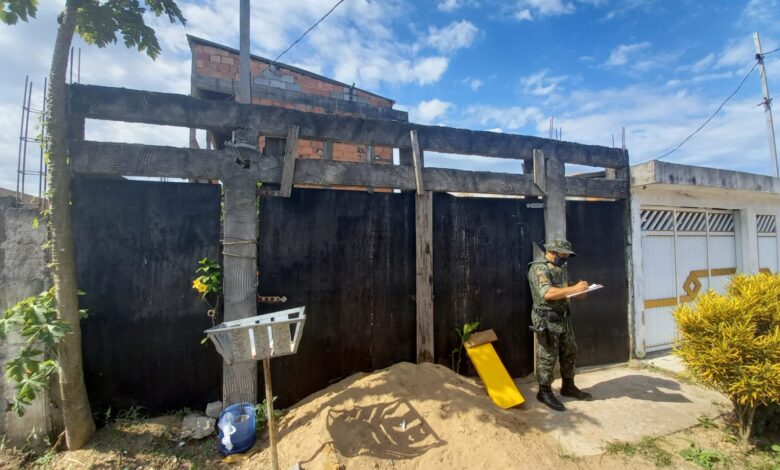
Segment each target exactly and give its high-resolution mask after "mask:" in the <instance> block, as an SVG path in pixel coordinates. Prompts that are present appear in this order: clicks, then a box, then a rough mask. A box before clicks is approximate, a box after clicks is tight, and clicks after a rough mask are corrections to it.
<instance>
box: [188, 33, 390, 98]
mask: <svg viewBox="0 0 780 470" xmlns="http://www.w3.org/2000/svg"><path fill="white" fill-rule="evenodd" d="M187 42H188V43H189V44H190V49H192V45H193V43H194V44H200V45H203V46H210V47H215V48H217V49H222V50H224V51H228V52H230V53H233V54H236V55H238V54H239V50H238V49H234V48H232V47H228V46H225V45H223V44H218V43H216V42H212V41H209V40H208V39H203V38H199V37H197V36H193V35H191V34H188V35H187ZM249 58H250V59H255V60H259V61H262V62H266V63H269V64H271V63H273V64H275V65H277V66H279V67H282V68H285V69H288V70H292V71H293V72H296V73H300V74H303V75H307V76H309V77H312V78H316V79H317V80H322V81H324V82H328V83H332V84H334V85H339V86H342V87H347V88H351V87H352V85H349V84H346V83H344V82H340V81H338V80H334V79H332V78H329V77H326V76H324V75H319V74H316V73H314V72H309V71H308V70H305V69H302V68H298V67H295V66H293V65H289V64H285V63H283V62H273V61H272V60H271V59H268V58H266V57H262V56H259V55H256V54H249ZM355 89H356V90H359V91H362V92H363V93H368V94H369V95H371V96H376V97H377V98H382V99H383V100H387V101H389V102H390V103H391V104H395V100H394V99H391V98H388V97H386V96H382V95H379V94H376V93H373V92H371V91H368V90H364V89H362V88H358V87H355Z"/></svg>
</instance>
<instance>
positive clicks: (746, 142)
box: [0, 0, 780, 188]
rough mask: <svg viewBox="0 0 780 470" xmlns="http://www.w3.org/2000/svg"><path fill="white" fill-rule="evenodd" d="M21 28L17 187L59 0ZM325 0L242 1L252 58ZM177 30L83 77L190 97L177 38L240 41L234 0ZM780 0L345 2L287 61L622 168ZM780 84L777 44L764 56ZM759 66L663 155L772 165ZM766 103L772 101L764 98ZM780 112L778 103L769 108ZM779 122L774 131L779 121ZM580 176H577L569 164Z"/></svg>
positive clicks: (735, 165)
mask: <svg viewBox="0 0 780 470" xmlns="http://www.w3.org/2000/svg"><path fill="white" fill-rule="evenodd" d="M41 3H42V5H41V11H40V12H39V14H38V18H37V19H35V20H33V21H32V22H31V23H29V24H22V25H17V26H12V27H9V26H1V27H0V46H2V47H3V50H4V53H3V55H2V57H0V77H2V81H3V84H4V87H3V90H1V91H0V124H5V128H6V129H7V132H6V133H5V135H3V136H2V137H0V186H4V187H11V188H13V187H15V183H16V174H15V171H16V156H17V151H18V134H17V132H18V129H19V119H20V113H21V110H20V109H19V105H20V103H21V95H22V90H23V86H24V76H25V74H30V75H31V77H32V79H33V80H34V81H35V82H36V89H35V92H34V94H33V99H34V101H36V102H38V103H39V102H40V95H39V91H40V85H39V84H40V82H41V81H42V78H43V77H44V76H45V75H46V74H47V70H48V67H49V63H50V60H51V59H50V57H51V48H52V43H53V40H54V35H55V28H56V13H57V12H58V11H59V10H61V8H62V5H63V1H62V0H47V1H45V2H41ZM334 3H335V0H298V1H296V2H291V1H274V2H272V1H259V0H255V1H254V2H253V5H252V52H253V53H255V54H259V55H263V56H266V57H275V56H276V55H277V54H278V53H279V52H281V51H282V50H284V49H285V48H286V47H287V46H288V45H289V44H290V43H291V42H292V41H293V40H294V39H295V38H297V37H298V36H299V35H300V34H301V33H302V32H303V31H305V30H306V29H307V28H308V27H309V26H311V25H312V24H313V23H314V22H315V21H316V20H317V19H318V18H320V17H321V16H322V15H323V14H324V13H325V12H326V11H328V9H330V8H331V7H332V6H333V4H334ZM179 4H180V6H181V7H182V10H183V11H184V14H185V16H186V17H187V19H188V20H189V21H188V24H187V26H186V27H182V26H180V25H171V24H169V23H168V22H167V20H162V19H151V20H150V22H151V24H152V26H153V27H155V28H156V29H157V31H158V36H159V39H160V42H161V45H162V47H163V54H162V55H161V57H159V58H158V60H157V61H151V60H150V59H148V58H146V57H145V56H143V55H141V54H139V53H137V52H134V51H128V50H125V49H124V47H122V46H116V47H109V48H107V49H103V50H100V49H96V48H94V47H88V46H86V45H84V44H83V43H81V42H80V41H78V40H77V41H76V43H75V44H76V46H77V47H78V46H81V47H82V73H81V80H82V82H84V83H94V84H102V85H111V86H124V87H129V88H144V89H151V90H158V91H166V92H175V93H185V94H186V93H188V92H189V72H190V62H189V48H188V45H187V42H186V39H185V34H187V33H189V34H193V35H196V36H199V37H203V38H205V39H209V40H211V41H214V42H218V43H222V44H226V45H229V46H231V47H236V48H237V47H238V6H237V5H238V2H237V1H235V0H203V1H198V2H185V1H180V2H179ZM779 20H780V0H760V1H759V0H739V1H737V0H731V1H709V2H701V1H689V0H680V1H671V0H623V1H617V0H568V1H567V0H517V1H503V2H502V1H495V0H429V1H419V2H413V1H409V0H385V1H381V2H380V1H368V0H345V1H344V3H343V4H341V5H340V6H339V7H338V8H337V9H336V10H335V12H334V13H333V14H332V15H331V16H330V17H328V18H327V19H326V20H325V21H324V22H323V23H322V24H321V25H320V26H319V27H317V28H316V29H315V30H314V31H312V32H311V33H310V34H309V35H308V36H307V37H306V38H305V39H304V40H303V41H301V42H300V43H299V44H298V45H296V46H295V47H294V48H293V49H292V50H291V51H290V52H288V53H287V54H286V55H285V56H284V57H283V58H282V60H281V61H282V62H286V63H290V64H294V65H296V66H299V67H303V68H307V69H309V70H312V71H313V72H316V73H322V74H324V75H327V76H330V77H332V78H335V79H337V80H341V81H344V82H346V83H353V82H354V83H355V84H356V85H357V86H358V87H361V88H364V89H367V90H370V91H373V92H376V93H379V94H382V95H384V96H387V97H390V98H392V99H394V100H396V102H397V107H398V108H400V109H405V110H408V111H409V113H410V118H411V120H412V121H415V122H421V123H426V124H442V125H448V126H455V127H466V128H471V129H486V130H497V131H498V130H500V131H502V132H511V133H518V134H526V135H539V136H547V135H548V127H549V120H550V118H551V117H553V118H554V119H555V127H556V128H562V129H563V139H564V140H572V141H577V142H583V143H593V144H600V145H608V146H609V145H612V135H613V134H614V136H615V140H616V142H617V144H618V145H619V144H620V132H621V127H622V126H625V127H626V140H627V146H628V149H629V153H630V156H631V161H632V163H637V162H641V161H645V160H648V159H651V158H655V157H657V156H659V155H661V154H663V153H665V152H666V151H667V150H669V149H671V148H672V147H674V146H676V145H677V144H678V143H679V142H680V141H681V140H682V139H684V138H685V137H686V136H687V135H688V134H690V133H691V132H692V131H693V130H695V129H696V128H697V127H698V126H699V125H700V124H701V123H702V122H703V121H704V120H705V119H706V118H707V117H708V116H709V115H710V114H711V113H712V112H713V111H714V110H715V109H716V108H717V107H718V105H719V104H720V102H721V101H722V100H723V99H724V98H725V97H726V96H728V95H729V94H730V93H731V92H732V91H733V90H734V89H735V88H736V86H737V85H738V83H739V82H740V80H741V79H742V77H743V76H744V75H745V73H747V71H748V70H749V69H750V67H751V66H752V65H753V56H754V54H755V51H754V46H753V41H752V33H753V32H754V31H759V32H760V33H761V35H762V40H763V43H764V50H765V51H770V50H773V49H775V48H777V47H779V46H780V21H779ZM766 63H767V70H768V73H767V75H768V77H769V82H770V90H775V91H776V93H780V52H778V53H775V54H772V55H770V56H768V57H767V58H766ZM761 100H762V95H761V88H760V82H759V77H758V73H757V71H754V72H753V74H752V75H751V76H750V77H749V78H748V80H747V81H746V82H745V85H744V86H743V88H742V90H741V91H740V92H739V93H738V94H737V95H736V96H735V97H734V98H733V99H732V100H731V101H730V102H729V104H727V105H726V106H725V107H724V109H723V111H722V112H721V114H720V115H719V116H718V117H716V118H715V119H714V120H713V121H712V122H711V123H710V124H709V125H708V126H707V127H706V128H705V129H704V130H703V131H702V132H701V133H700V134H699V136H697V137H695V138H694V139H692V140H691V141H689V142H688V143H687V144H686V145H685V146H683V147H682V148H681V149H680V150H678V151H677V152H675V153H674V154H672V155H670V156H669V157H667V158H665V160H667V161H671V162H678V163H687V164H694V165H704V166H713V167H717V168H728V169H734V170H741V171H749V172H754V173H762V174H769V173H770V171H771V167H770V162H769V150H768V143H767V129H766V123H765V118H764V112H763V109H762V108H761V107H760V106H757V105H758V104H759V103H760V102H761ZM776 108H777V107H776ZM776 114H777V116H776V121H780V112H777V113H776ZM776 127H777V126H776ZM87 137H88V138H90V139H95V140H112V141H131V142H146V143H155V144H165V145H174V146H185V145H187V133H186V131H185V130H182V129H162V130H161V129H160V128H156V127H153V126H141V125H128V124H120V123H101V122H91V121H90V122H88V125H87ZM426 164H428V165H431V166H448V167H457V168H469V169H480V170H489V171H490V170H492V171H510V172H517V171H519V164H518V163H517V162H516V161H506V162H505V161H501V160H496V159H482V158H474V157H468V156H465V157H464V156H451V155H430V156H429V157H428V158H426ZM572 170H576V169H572Z"/></svg>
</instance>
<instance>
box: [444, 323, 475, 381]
mask: <svg viewBox="0 0 780 470" xmlns="http://www.w3.org/2000/svg"><path fill="white" fill-rule="evenodd" d="M478 328H479V320H477V321H473V322H469V323H464V324H463V326H462V327H461V328H453V329H454V330H455V334H457V335H458V338H459V339H460V345H459V346H458V347H457V348H455V349H453V350H452V352H451V353H450V362H451V365H452V370H454V371H455V372H457V373H460V362H461V357H462V355H463V343H465V342H466V340H468V339H469V337H471V335H472V334H473V333H474V332H475V331H477V329H478Z"/></svg>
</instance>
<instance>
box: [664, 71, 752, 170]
mask: <svg viewBox="0 0 780 470" xmlns="http://www.w3.org/2000/svg"><path fill="white" fill-rule="evenodd" d="M756 67H758V61H755V63H754V64H753V67H751V68H750V70H749V71H748V73H747V74H745V77H744V78H743V79H742V81H741V82H739V85H738V86H737V88H736V90H734V91H733V92H732V93H731V94H730V95H729V96H728V97H727V98H726V99H725V100H723V102H722V103H721V104H720V106H718V109H716V110H715V112H714V113H712V115H710V117H708V118H707V120H706V121H704V123H702V125H701V126H699V127H698V128H697V129H696V130H695V131H693V132H692V133H691V134H690V135H688V137H686V138H685V139H683V141H682V142H680V143H679V144H677V146H676V147H675V148H673V149H671V150H669V151H668V152H666V153H665V154H663V155H661V156H659V157H656V158H654V159H652V160H660V159H662V158H666V157H668V156H669V155H671V154H673V153H674V152H676V151H677V150H678V149H679V148H680V147H682V146H683V145H685V143H686V142H688V141H689V140H691V139H692V138H693V136H695V135H696V134H698V133H699V131H701V130H702V129H704V126H706V125H707V124H709V123H710V121H712V119H713V118H715V116H717V115H718V113H719V112H720V110H721V109H723V106H725V105H726V103H728V102H729V100H731V98H733V97H734V95H736V94H737V93H738V92H739V90H741V89H742V85H744V84H745V82H746V81H747V79H748V77H750V74H752V73H753V71H754V70H755V69H756Z"/></svg>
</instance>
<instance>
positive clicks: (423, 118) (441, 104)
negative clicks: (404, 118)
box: [410, 98, 455, 124]
mask: <svg viewBox="0 0 780 470" xmlns="http://www.w3.org/2000/svg"><path fill="white" fill-rule="evenodd" d="M454 106H455V105H453V104H452V103H450V102H448V101H442V100H440V99H437V98H434V99H432V100H428V101H421V102H420V104H418V105H417V106H415V107H414V108H412V110H411V112H410V118H411V120H412V121H413V122H420V123H423V124H428V123H430V122H433V121H434V120H436V119H440V118H441V117H442V116H444V115H445V114H446V113H447V111H448V110H449V109H451V108H452V107H454Z"/></svg>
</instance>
